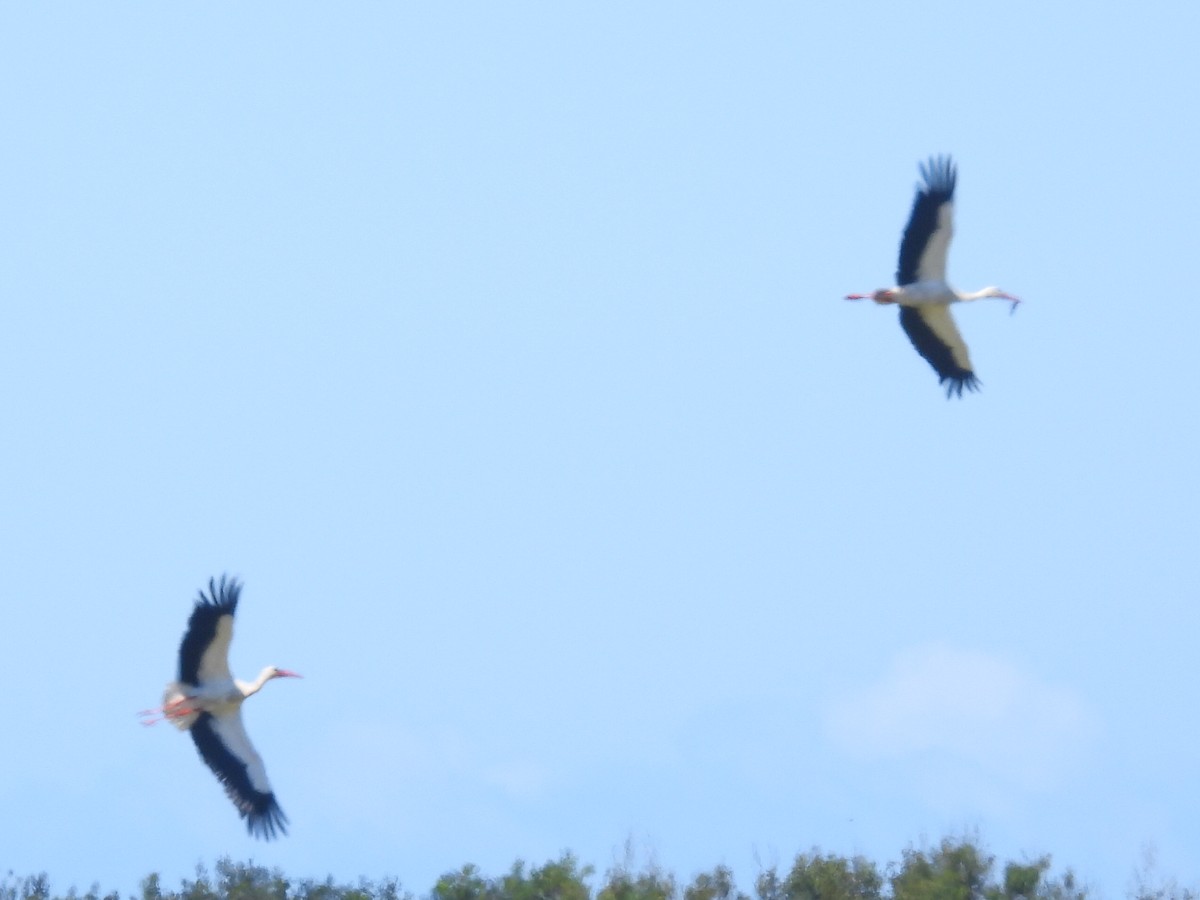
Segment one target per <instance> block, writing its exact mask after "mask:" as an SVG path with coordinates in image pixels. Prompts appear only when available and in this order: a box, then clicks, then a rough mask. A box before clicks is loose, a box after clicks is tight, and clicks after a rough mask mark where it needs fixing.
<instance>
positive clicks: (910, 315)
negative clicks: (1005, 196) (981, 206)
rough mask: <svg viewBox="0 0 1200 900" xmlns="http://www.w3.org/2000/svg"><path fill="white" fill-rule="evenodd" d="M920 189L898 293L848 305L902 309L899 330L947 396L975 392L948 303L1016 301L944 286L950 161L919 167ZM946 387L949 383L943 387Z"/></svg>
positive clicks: (887, 291) (950, 223) (993, 292)
mask: <svg viewBox="0 0 1200 900" xmlns="http://www.w3.org/2000/svg"><path fill="white" fill-rule="evenodd" d="M921 178H922V179H923V181H924V184H923V185H922V186H921V187H919V188H918V189H917V196H916V199H915V200H914V201H913V208H912V213H911V214H910V215H909V217H908V225H907V226H906V227H905V229H904V237H903V238H902V239H901V241H900V265H899V268H898V269H897V271H896V285H897V286H896V287H892V288H884V289H882V290H878V291H873V292H872V293H870V294H848V295H847V296H846V299H847V300H874V301H875V302H876V303H895V304H897V305H899V307H900V325H901V327H902V328H903V329H904V332H905V334H907V335H908V339H909V340H910V341H911V342H912V345H913V347H915V348H916V351H917V352H918V353H920V354H921V356H923V357H924V358H925V361H926V362H928V363H929V364H930V365H931V366H933V369H934V371H935V372H937V374H938V383H939V384H942V383H946V396H947V397H949V396H950V395H951V394H957V395H958V396H960V397H961V396H962V392H963V388H966V389H967V390H970V391H974V390H977V389H978V387H979V379H978V378H976V377H975V372H974V370H973V369H972V367H971V358H970V356H969V355H968V353H967V345H966V343H965V342H964V341H963V339H962V335H961V334H959V333H958V327H957V326H956V325H955V324H954V319H953V318H951V316H950V304H951V303H965V302H968V301H971V300H983V299H988V298H993V297H994V298H998V299H1001V300H1008V301H1010V302H1011V303H1012V304H1013V309H1016V304H1018V303H1019V302H1020V301H1019V300H1018V299H1017V298H1016V297H1013V296H1011V295H1009V294H1006V293H1004V292H1003V291H1002V290H1000V289H999V288H995V287H987V288H984V289H983V290H981V291H975V292H974V293H969V294H961V293H959V292H958V291H956V290H954V288H952V287H950V285H949V284H948V283H947V282H946V253H947V251H948V250H949V249H950V239H951V238H952V237H954V185H955V181H956V180H957V173H956V171H955V168H954V163H953V162H951V160H950V158H949V157H945V156H939V157H935V158H933V159H930V160H929V162H928V163H923V164H922V165H921ZM947 382H948V383H947Z"/></svg>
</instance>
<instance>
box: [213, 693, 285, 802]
mask: <svg viewBox="0 0 1200 900" xmlns="http://www.w3.org/2000/svg"><path fill="white" fill-rule="evenodd" d="M212 728H213V731H214V732H216V735H217V737H218V738H220V739H221V743H222V744H224V745H225V747H226V748H227V749H228V750H229V752H230V753H232V754H233V755H234V756H236V757H237V758H238V759H240V760H241V761H242V762H244V763H245V764H246V775H247V777H249V779H250V786H251V787H253V788H254V790H256V791H258V792H259V793H261V794H269V793H271V783H270V782H269V781H267V768H266V766H264V765H263V761H262V757H261V756H259V755H258V751H256V750H255V749H254V745H253V744H251V743H250V736H249V735H247V734H246V728H245V726H244V725H243V724H242V712H241V709H240V708H238V709H235V710H234V711H232V712H227V713H223V714H221V715H214V716H213V719H212Z"/></svg>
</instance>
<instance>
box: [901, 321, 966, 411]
mask: <svg viewBox="0 0 1200 900" xmlns="http://www.w3.org/2000/svg"><path fill="white" fill-rule="evenodd" d="M900 327H901V328H903V329H904V333H905V334H907V335H908V339H909V340H910V341H911V342H912V345H913V347H914V348H915V349H916V351H917V352H918V353H920V354H921V356H922V357H923V358H924V359H925V361H926V362H927V363H929V365H931V366H933V370H934V371H935V372H937V374H938V384H945V385H946V399H947V400H948V399H950V397H952V396H958V397H961V396H962V392H963V388H966V389H967V390H968V391H977V390H979V388H980V381H979V379H978V378H976V377H975V373H974V372H972V371H971V370H970V369H964V368H963V367H962V366H960V365H959V364H958V363H956V362H955V361H954V355H953V354H952V353H951V352H950V348H949V347H947V346H946V345H945V344H944V343H942V341H941V340H940V339H939V338H938V336H937V335H936V334H934V332H933V329H932V328H930V327H929V324H928V323H927V322H926V321H925V320H924V319H923V318H921V313H920V312H919V311H918V310H916V309H914V308H913V307H911V306H902V307H900Z"/></svg>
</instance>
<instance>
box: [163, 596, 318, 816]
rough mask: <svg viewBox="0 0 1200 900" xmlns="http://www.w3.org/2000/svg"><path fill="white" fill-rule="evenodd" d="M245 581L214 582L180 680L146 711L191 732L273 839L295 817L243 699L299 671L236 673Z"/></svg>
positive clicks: (240, 805)
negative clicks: (250, 732)
mask: <svg viewBox="0 0 1200 900" xmlns="http://www.w3.org/2000/svg"><path fill="white" fill-rule="evenodd" d="M241 590H242V586H241V585H240V584H238V582H237V580H236V579H230V580H228V581H226V579H225V576H224V575H222V576H221V583H220V584H219V585H218V584H217V583H216V580H215V579H212V578H210V579H209V581H208V591H209V592H208V595H205V593H204V591H203V590H201V591H200V598H199V599H198V600H197V601H196V606H195V608H194V609H193V610H192V616H191V618H190V619H188V626H187V631H186V632H185V633H184V635H183V641H182V642H181V643H180V645H179V680H178V681H173V682H171V683H170V684H168V685H167V689H166V692H165V693H164V694H163V705H162V706H161V707H159V708H158V709H152V710H144V711H143V712H142V713H141V715H142V716H145V717H147V718H146V719H144V721H143V724H145V725H153V724H154V723H155V722H158V721H161V720H162V719H166V720H167V721H169V722H171V724H173V725H175V726H176V727H177V728H180V729H182V730H184V731H190V732H191V735H192V740H193V741H194V742H195V744H196V749H197V750H198V751H200V758H201V759H203V760H204V762H205V763H206V764H207V765H208V767H209V768H210V769H212V770H213V774H214V775H216V776H217V780H218V781H220V782H221V784H222V785H224V787H225V793H227V794H228V795H229V799H230V800H232V801H233V805H234V806H236V807H237V809H238V813H239V814H240V815H241V817H242V818H243V819H245V820H246V827H247V828H248V829H249V831H250V833H251V834H252V835H254V836H255V837H260V838H265V839H267V840H270V839H271V838H273V837H275V832H276V831H277V830H278V831H280V832H282V833H284V834H287V826H286V823H287V816H285V815H284V814H283V810H282V809H280V808H279V803H278V802H276V800H275V794H274V792H273V791H272V790H271V783H270V782H269V781H267V770H266V768H265V767H264V766H263V761H262V757H260V756H259V755H258V753H257V752H256V751H255V749H254V745H253V744H251V743H250V738H249V737H247V736H246V729H245V728H244V727H243V725H242V702H243V701H244V700H245V699H246V698H247V697H251V696H253V695H254V694H257V693H258V692H259V691H260V690H261V689H262V686H263V685H264V684H266V683H267V682H268V681H270V680H271V679H272V678H299V677H300V676H299V675H297V674H296V673H295V672H289V671H288V670H287V669H280V668H277V667H276V666H267V667H266V668H265V669H263V670H262V672H260V673H259V676H258V678H256V679H254V681H251V682H245V681H238V680H237V679H235V678H234V677H233V676H232V675H231V674H230V673H229V642H230V640H232V639H233V614H234V613H235V612H236V611H237V603H238V594H239V593H241Z"/></svg>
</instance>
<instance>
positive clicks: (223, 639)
mask: <svg viewBox="0 0 1200 900" xmlns="http://www.w3.org/2000/svg"><path fill="white" fill-rule="evenodd" d="M232 640H233V616H232V615H224V616H221V618H219V619H218V620H217V628H216V632H215V633H214V634H213V639H212V640H211V641H210V642H209V644H208V646H207V647H205V648H204V655H202V656H201V657H200V668H199V669H198V671H197V672H196V679H197V680H198V681H199V682H200V684H212V683H213V682H225V681H229V680H230V678H231V677H232V676H231V675H230V674H229V642H230V641H232Z"/></svg>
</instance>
